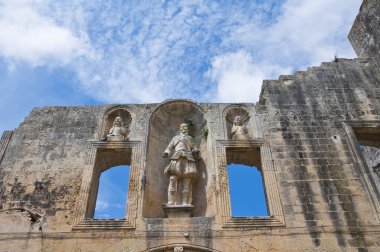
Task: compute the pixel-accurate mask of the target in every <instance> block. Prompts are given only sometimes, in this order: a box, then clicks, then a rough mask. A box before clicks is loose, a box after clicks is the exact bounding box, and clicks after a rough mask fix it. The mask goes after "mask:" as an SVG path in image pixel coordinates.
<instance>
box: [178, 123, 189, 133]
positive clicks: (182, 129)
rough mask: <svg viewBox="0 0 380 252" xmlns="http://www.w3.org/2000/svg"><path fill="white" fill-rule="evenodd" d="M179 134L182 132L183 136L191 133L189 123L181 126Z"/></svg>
mask: <svg viewBox="0 0 380 252" xmlns="http://www.w3.org/2000/svg"><path fill="white" fill-rule="evenodd" d="M179 132H181V133H183V134H188V133H189V126H188V125H187V123H182V124H181V125H180V126H179Z"/></svg>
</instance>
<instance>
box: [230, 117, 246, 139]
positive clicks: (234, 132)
mask: <svg viewBox="0 0 380 252" xmlns="http://www.w3.org/2000/svg"><path fill="white" fill-rule="evenodd" d="M231 136H232V140H249V136H248V129H247V127H246V126H245V125H243V120H242V118H241V116H235V118H234V122H233V126H232V129H231Z"/></svg>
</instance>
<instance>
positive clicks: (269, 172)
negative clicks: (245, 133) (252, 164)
mask: <svg viewBox="0 0 380 252" xmlns="http://www.w3.org/2000/svg"><path fill="white" fill-rule="evenodd" d="M254 148H260V155H261V164H262V167H261V172H262V177H263V185H264V190H265V193H266V198H267V204H268V211H269V216H265V217H233V216H232V209H231V199H230V193H229V184H228V172H227V149H234V150H238V149H242V150H244V151H246V150H247V149H254ZM217 164H218V176H217V179H218V183H217V184H218V189H219V190H218V191H219V193H218V197H217V200H218V206H219V209H220V214H219V216H220V218H221V222H222V225H223V227H224V228H246V227H258V228H259V227H283V226H285V218H284V214H283V209H282V204H281V198H280V194H279V189H278V185H277V179H276V168H275V166H274V164H273V160H272V154H271V150H270V147H269V144H268V143H267V142H266V141H265V140H264V139H254V140H217Z"/></svg>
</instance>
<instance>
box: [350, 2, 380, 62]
mask: <svg viewBox="0 0 380 252" xmlns="http://www.w3.org/2000/svg"><path fill="white" fill-rule="evenodd" d="M348 38H349V39H350V41H351V44H352V46H353V47H354V49H355V51H356V54H357V55H358V56H359V57H373V58H374V59H376V60H377V62H380V43H379V41H380V1H379V0H364V1H363V3H362V6H361V8H360V13H359V15H358V16H357V17H356V19H355V22H354V24H353V26H352V29H351V32H350V34H349V36H348Z"/></svg>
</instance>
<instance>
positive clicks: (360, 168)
mask: <svg viewBox="0 0 380 252" xmlns="http://www.w3.org/2000/svg"><path fill="white" fill-rule="evenodd" d="M343 127H344V129H345V131H346V134H347V136H348V144H349V146H350V149H351V151H352V153H353V156H354V160H355V163H354V169H355V172H357V173H358V174H359V175H360V177H361V179H362V181H363V184H364V186H365V188H366V189H367V190H366V191H367V192H368V194H369V197H370V199H371V202H372V207H373V209H374V210H375V211H376V215H377V216H378V218H377V220H378V222H380V221H379V220H380V197H379V196H378V194H377V193H376V190H377V189H376V187H375V185H374V181H373V180H372V178H371V176H370V175H369V174H368V173H369V172H370V169H369V167H368V166H367V163H366V161H365V160H364V158H363V157H362V155H361V154H360V153H359V151H358V150H357V148H356V146H357V145H358V144H359V141H358V139H357V138H356V134H355V132H354V128H374V127H380V120H347V121H344V122H343Z"/></svg>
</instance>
